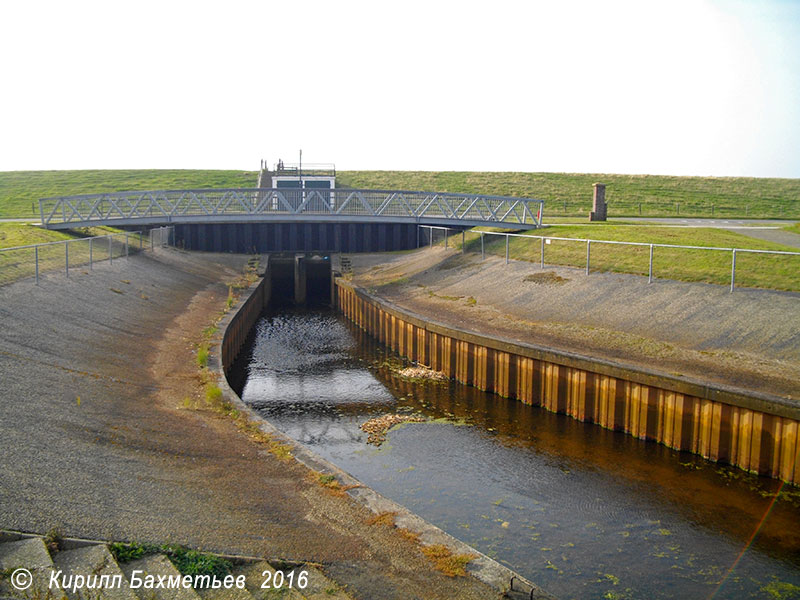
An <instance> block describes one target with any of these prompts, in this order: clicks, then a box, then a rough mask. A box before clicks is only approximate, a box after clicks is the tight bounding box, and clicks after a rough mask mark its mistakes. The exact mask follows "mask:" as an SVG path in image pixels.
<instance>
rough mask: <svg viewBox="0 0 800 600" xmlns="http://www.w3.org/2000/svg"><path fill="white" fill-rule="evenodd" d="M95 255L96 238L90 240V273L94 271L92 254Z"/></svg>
mask: <svg viewBox="0 0 800 600" xmlns="http://www.w3.org/2000/svg"><path fill="white" fill-rule="evenodd" d="M93 253H94V238H89V270H90V271H91V270H92V269H94V265H93V264H92V262H93V260H92V259H93V256H92V254H93Z"/></svg>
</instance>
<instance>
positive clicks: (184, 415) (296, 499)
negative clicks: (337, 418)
mask: <svg viewBox="0 0 800 600" xmlns="http://www.w3.org/2000/svg"><path fill="white" fill-rule="evenodd" d="M246 258H247V257H241V256H234V255H210V254H190V253H185V252H178V251H173V250H165V251H160V252H158V253H157V254H156V255H155V256H153V255H140V256H135V257H131V259H130V260H129V261H124V260H120V261H115V262H114V264H113V265H111V266H109V265H98V266H96V268H95V270H94V271H93V272H92V273H91V274H89V273H85V274H84V273H81V272H80V271H77V270H76V271H75V272H74V273H73V274H71V277H70V278H69V279H66V278H65V277H64V276H63V275H62V274H60V273H54V274H48V275H46V276H44V277H43V280H42V283H41V285H39V286H35V285H33V283H32V282H31V281H20V282H17V283H14V284H11V285H7V286H3V287H0V319H1V320H2V328H0V380H1V381H2V382H3V399H2V405H0V406H2V408H1V409H0V439H2V450H3V451H2V453H0V527H2V528H8V529H16V530H21V531H27V532H39V533H42V532H45V531H47V530H49V529H50V528H52V527H60V528H61V529H62V530H63V532H64V534H65V535H67V536H74V537H87V538H96V539H97V538H100V539H115V540H129V541H134V540H135V541H142V542H156V543H164V542H172V543H182V544H187V545H189V546H193V547H197V548H203V549H207V550H211V551H218V552H225V553H232V554H246V555H253V556H264V557H270V558H277V557H281V558H286V559H292V560H300V561H314V562H319V563H322V565H323V570H324V571H325V572H326V574H328V575H329V576H331V577H332V578H333V579H335V580H337V581H338V582H339V583H340V584H343V585H344V586H346V589H347V590H348V592H349V593H351V594H352V595H353V597H355V598H365V599H371V598H381V599H394V598H397V599H400V598H402V599H406V598H442V599H445V598H447V599H449V598H468V599H469V598H494V597H496V596H497V594H496V593H495V592H493V591H492V590H490V589H489V588H488V587H486V586H484V585H483V584H482V583H480V582H478V581H477V580H476V579H474V578H472V577H466V578H464V577H461V578H456V579H451V578H448V577H445V576H444V575H442V574H440V573H438V572H436V571H434V570H433V569H432V566H431V563H430V562H429V561H428V560H427V559H426V558H425V557H424V556H423V555H422V554H421V553H420V552H419V549H418V548H417V547H416V546H415V545H414V544H412V543H411V542H409V541H407V540H405V539H403V538H402V537H401V536H400V535H398V534H397V533H396V532H395V531H394V530H392V529H390V528H388V527H384V526H376V525H370V524H369V523H368V519H369V518H370V517H371V516H372V513H371V512H369V511H368V510H367V509H366V508H364V507H362V506H360V505H358V504H356V503H355V502H354V501H352V500H351V499H350V498H348V497H341V496H336V495H334V494H331V493H330V492H328V491H326V490H325V489H324V488H322V487H321V486H320V485H319V483H318V482H317V481H315V479H314V477H313V476H310V474H309V471H308V470H307V469H306V468H305V467H302V466H301V465H299V464H297V463H295V462H293V461H290V462H285V461H281V460H279V459H277V458H276V457H274V456H273V455H272V454H269V453H268V452H266V451H265V450H264V448H263V447H262V446H260V445H258V444H256V443H254V442H252V441H251V440H249V439H248V438H247V437H245V436H244V435H243V434H242V433H240V432H239V431H238V430H237V429H236V427H235V425H234V424H233V423H232V421H231V420H229V419H226V418H223V417H219V416H217V415H216V414H215V413H213V412H211V411H209V410H194V409H189V408H186V407H185V406H186V405H193V404H195V403H198V402H199V404H200V405H202V404H203V402H202V399H201V395H202V388H201V387H200V384H199V381H198V376H197V367H196V365H195V364H194V349H195V344H196V342H197V341H199V338H200V332H201V331H202V329H203V328H204V327H206V326H207V325H208V324H209V323H210V322H211V320H212V318H213V316H214V315H217V314H219V312H220V311H221V309H222V307H223V306H224V303H225V299H226V296H227V291H228V290H227V286H226V285H225V284H224V282H225V281H230V280H232V279H234V278H235V275H236V274H237V273H238V272H240V270H241V268H242V266H243V264H244V261H245V260H246Z"/></svg>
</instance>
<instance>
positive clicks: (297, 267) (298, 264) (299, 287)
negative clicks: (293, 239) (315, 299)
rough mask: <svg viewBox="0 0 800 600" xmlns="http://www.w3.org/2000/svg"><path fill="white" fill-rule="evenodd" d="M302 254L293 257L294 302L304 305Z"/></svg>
mask: <svg viewBox="0 0 800 600" xmlns="http://www.w3.org/2000/svg"><path fill="white" fill-rule="evenodd" d="M304 258H305V255H304V254H295V257H294V303H295V304H297V305H299V306H305V303H306V263H305V260H304Z"/></svg>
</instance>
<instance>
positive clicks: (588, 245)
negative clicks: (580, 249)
mask: <svg viewBox="0 0 800 600" xmlns="http://www.w3.org/2000/svg"><path fill="white" fill-rule="evenodd" d="M591 252H592V240H586V274H587V275H588V274H589V260H590V255H591Z"/></svg>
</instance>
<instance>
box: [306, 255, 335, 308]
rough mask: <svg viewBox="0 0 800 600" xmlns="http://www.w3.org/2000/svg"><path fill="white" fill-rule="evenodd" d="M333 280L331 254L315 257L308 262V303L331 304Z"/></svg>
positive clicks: (313, 304) (312, 304) (317, 304)
mask: <svg viewBox="0 0 800 600" xmlns="http://www.w3.org/2000/svg"><path fill="white" fill-rule="evenodd" d="M332 290H333V281H332V273H331V261H330V257H329V256H322V257H313V258H311V259H308V260H307V262H306V304H307V305H308V306H330V305H331V293H332Z"/></svg>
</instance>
